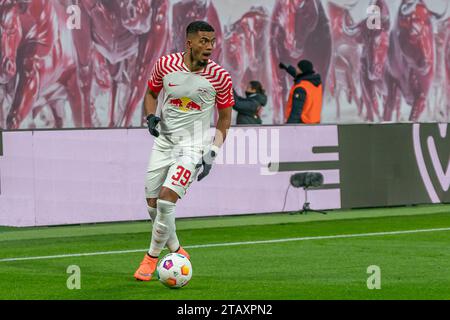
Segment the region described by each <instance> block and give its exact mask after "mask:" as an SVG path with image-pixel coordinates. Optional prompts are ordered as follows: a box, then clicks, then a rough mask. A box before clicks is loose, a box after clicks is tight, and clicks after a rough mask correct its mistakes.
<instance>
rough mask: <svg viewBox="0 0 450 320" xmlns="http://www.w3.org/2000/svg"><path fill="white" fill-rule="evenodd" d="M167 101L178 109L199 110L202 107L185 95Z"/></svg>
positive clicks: (185, 110)
mask: <svg viewBox="0 0 450 320" xmlns="http://www.w3.org/2000/svg"><path fill="white" fill-rule="evenodd" d="M169 103H170V104H171V105H172V106H174V107H177V108H178V109H179V110H181V111H184V112H187V111H189V110H198V111H201V110H202V107H201V106H200V105H199V104H197V103H195V102H194V101H192V100H191V99H189V98H187V97H183V98H174V99H170V100H169Z"/></svg>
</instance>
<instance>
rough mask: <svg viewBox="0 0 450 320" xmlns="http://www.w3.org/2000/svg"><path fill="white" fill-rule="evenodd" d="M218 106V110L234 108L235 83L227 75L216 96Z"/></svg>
mask: <svg viewBox="0 0 450 320" xmlns="http://www.w3.org/2000/svg"><path fill="white" fill-rule="evenodd" d="M216 104H217V108H218V109H225V108H229V107H232V106H234V98H233V82H232V81H231V77H230V75H229V74H228V73H227V74H226V76H225V77H224V79H223V80H222V82H221V83H220V85H219V88H218V90H217V94H216Z"/></svg>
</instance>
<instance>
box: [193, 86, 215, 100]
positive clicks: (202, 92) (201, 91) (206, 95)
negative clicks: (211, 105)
mask: <svg viewBox="0 0 450 320" xmlns="http://www.w3.org/2000/svg"><path fill="white" fill-rule="evenodd" d="M197 93H198V96H199V98H200V100H202V101H204V102H206V101H208V100H211V99H213V98H214V96H213V95H212V94H211V92H210V91H209V90H208V89H207V88H198V89H197Z"/></svg>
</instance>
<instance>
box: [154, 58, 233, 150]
mask: <svg viewBox="0 0 450 320" xmlns="http://www.w3.org/2000/svg"><path fill="white" fill-rule="evenodd" d="M183 57H184V53H182V52H179V53H173V54H170V55H166V56H163V57H161V58H159V59H158V61H157V62H156V64H155V66H154V68H153V71H152V75H151V78H150V80H149V81H148V86H149V88H150V89H151V90H152V91H153V92H155V93H159V92H160V91H161V89H163V88H164V91H165V96H164V104H163V106H162V110H161V122H160V124H161V128H160V133H161V135H160V137H159V138H157V139H155V146H156V147H159V149H167V148H171V147H173V146H174V145H178V146H183V147H192V148H195V149H203V147H204V146H205V145H206V144H209V143H210V142H211V139H210V137H211V136H210V135H209V134H208V133H209V128H210V121H211V116H212V113H213V110H214V106H216V105H217V108H219V109H222V108H229V107H232V106H233V105H234V100H233V84H232V82H231V77H230V74H229V73H228V72H227V71H226V70H225V69H223V68H222V67H221V66H219V65H218V64H217V63H215V62H214V61H212V60H209V61H208V64H207V65H206V67H205V68H203V69H202V70H200V71H196V72H191V71H190V70H189V69H188V67H187V66H186V64H185V63H184V61H183Z"/></svg>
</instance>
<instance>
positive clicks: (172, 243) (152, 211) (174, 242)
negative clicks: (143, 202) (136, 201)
mask: <svg viewBox="0 0 450 320" xmlns="http://www.w3.org/2000/svg"><path fill="white" fill-rule="evenodd" d="M147 210H148V214H149V215H150V219H151V220H152V223H153V222H154V221H155V219H156V214H157V210H156V208H153V207H150V206H147ZM166 246H167V248H168V249H169V250H170V252H175V251H177V250H178V248H180V241H179V240H178V237H177V233H176V226H175V224H174V225H173V230H172V231H171V232H170V235H169V239H168V240H167V244H166Z"/></svg>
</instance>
